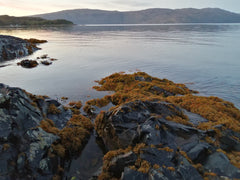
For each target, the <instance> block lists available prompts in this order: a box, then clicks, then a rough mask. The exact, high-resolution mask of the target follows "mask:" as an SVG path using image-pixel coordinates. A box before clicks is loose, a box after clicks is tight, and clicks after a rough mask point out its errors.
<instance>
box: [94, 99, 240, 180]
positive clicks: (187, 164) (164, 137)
mask: <svg viewBox="0 0 240 180" xmlns="http://www.w3.org/2000/svg"><path fill="white" fill-rule="evenodd" d="M169 117H171V118H169ZM174 117H175V118H174ZM187 119H189V121H191V122H192V124H191V123H189V122H188V121H187ZM202 122H207V120H206V119H204V118H203V117H201V116H199V115H197V114H194V113H190V112H188V111H187V110H184V109H180V108H179V107H177V106H175V105H173V104H170V103H166V102H157V101H156V102H154V101H140V100H136V101H133V102H129V103H125V104H123V105H121V106H119V107H117V108H115V109H113V110H110V111H108V112H106V113H103V114H102V118H100V119H98V118H97V119H96V121H95V129H96V131H97V133H98V134H99V136H100V137H101V138H102V139H103V142H104V144H105V146H106V147H107V149H110V150H114V149H120V148H127V147H129V146H132V147H137V145H138V144H140V143H141V144H144V145H145V147H144V148H141V150H139V151H140V153H136V152H135V151H134V152H135V153H136V156H137V157H138V161H139V159H140V160H141V161H144V162H147V163H149V164H150V165H147V166H148V167H145V168H146V169H145V170H144V171H146V172H145V173H143V172H142V169H141V168H140V167H139V165H136V162H137V161H136V162H135V170H134V169H133V168H129V167H130V166H129V165H125V168H124V169H123V166H121V168H120V169H121V171H122V179H137V178H139V179H173V180H174V179H203V177H205V176H204V173H209V172H213V173H216V178H217V179H219V178H220V176H222V177H228V178H239V172H240V170H239V169H238V168H237V167H235V166H233V165H232V164H231V163H230V161H229V159H228V158H227V156H225V155H224V154H222V153H218V152H216V150H217V149H218V148H219V147H218V146H216V145H214V143H211V144H209V143H208V142H207V141H206V140H205V138H212V139H214V138H217V137H215V136H217V133H216V131H215V130H214V129H213V130H206V131H203V130H200V129H198V128H197V125H198V124H199V123H202ZM216 128H217V127H216ZM219 128H220V129H221V128H222V127H219ZM238 138H239V133H237V132H233V131H231V130H225V131H224V132H223V133H222V136H221V137H220V145H221V147H223V149H226V150H229V151H230V149H231V148H232V150H235V151H238V147H239V145H240V143H239V142H238V141H237V140H238ZM215 140H216V139H215ZM116 151H118V150H116ZM111 161H112V160H111ZM111 161H110V162H111ZM138 163H139V162H138ZM138 163H137V164H138ZM121 164H122V165H124V162H121ZM103 166H104V165H103ZM154 167H155V168H154ZM156 167H158V169H156ZM138 168H140V169H141V170H140V172H139V169H138ZM120 169H119V170H120ZM137 170H138V171H137ZM104 172H105V173H106V172H107V171H106V169H104ZM108 172H111V173H110V174H111V175H112V176H113V177H117V178H119V174H120V172H119V171H118V172H116V171H110V169H108ZM202 176H203V177H202ZM206 176H207V175H206Z"/></svg>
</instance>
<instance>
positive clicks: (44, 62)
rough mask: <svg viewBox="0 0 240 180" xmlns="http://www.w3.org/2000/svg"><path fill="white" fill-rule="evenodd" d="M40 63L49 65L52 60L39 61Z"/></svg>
mask: <svg viewBox="0 0 240 180" xmlns="http://www.w3.org/2000/svg"><path fill="white" fill-rule="evenodd" d="M41 63H42V64H43V65H46V66H49V65H51V64H52V62H49V61H41Z"/></svg>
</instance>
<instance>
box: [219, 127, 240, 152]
mask: <svg viewBox="0 0 240 180" xmlns="http://www.w3.org/2000/svg"><path fill="white" fill-rule="evenodd" d="M234 137H235V138H234ZM238 139H240V133H237V132H234V131H232V130H226V131H224V132H222V136H221V138H220V143H221V148H222V149H223V150H225V151H240V142H239V140H238Z"/></svg>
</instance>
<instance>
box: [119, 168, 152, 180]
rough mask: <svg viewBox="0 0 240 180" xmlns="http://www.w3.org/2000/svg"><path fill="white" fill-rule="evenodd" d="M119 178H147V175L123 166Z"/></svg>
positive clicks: (136, 179) (132, 179)
mask: <svg viewBox="0 0 240 180" xmlns="http://www.w3.org/2000/svg"><path fill="white" fill-rule="evenodd" d="M121 179H122V180H129V179H131V180H145V179H148V175H147V174H144V173H141V172H138V171H135V170H132V169H130V168H127V167H126V168H124V172H123V174H122V177H121Z"/></svg>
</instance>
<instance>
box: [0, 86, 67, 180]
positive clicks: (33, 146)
mask: <svg viewBox="0 0 240 180" xmlns="http://www.w3.org/2000/svg"><path fill="white" fill-rule="evenodd" d="M32 97H35V98H34V99H35V101H33V99H31V98H32ZM49 103H54V104H57V105H59V108H60V109H61V108H63V107H62V106H61V105H60V104H59V103H58V102H56V101H54V100H48V101H46V99H44V98H42V97H41V98H36V96H33V95H29V94H26V92H25V91H23V90H22V89H19V88H12V87H8V86H6V85H4V84H0V179H2V178H6V179H36V178H37V179H51V177H52V176H53V174H55V173H57V169H58V167H57V166H58V160H56V158H55V157H48V151H49V150H50V149H51V145H52V143H53V142H56V141H58V140H59V139H60V138H59V137H58V136H56V135H53V134H51V133H47V132H45V131H44V130H43V129H42V128H40V127H38V126H39V125H40V122H41V121H42V120H43V119H44V116H45V113H46V112H47V107H48V105H49ZM61 112H63V113H61ZM61 112H60V114H59V119H58V122H59V124H66V121H67V120H69V119H70V117H71V114H70V113H69V111H67V112H65V111H63V110H62V111H61ZM55 121H57V120H56V119H55ZM61 121H64V123H63V122H61Z"/></svg>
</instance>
